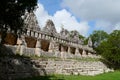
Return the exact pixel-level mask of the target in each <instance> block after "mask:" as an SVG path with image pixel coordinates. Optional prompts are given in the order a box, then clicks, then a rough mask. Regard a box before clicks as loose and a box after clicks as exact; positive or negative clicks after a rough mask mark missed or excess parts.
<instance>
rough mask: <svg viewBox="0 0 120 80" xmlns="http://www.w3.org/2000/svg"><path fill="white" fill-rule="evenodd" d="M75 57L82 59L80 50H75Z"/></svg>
mask: <svg viewBox="0 0 120 80" xmlns="http://www.w3.org/2000/svg"><path fill="white" fill-rule="evenodd" d="M75 56H76V57H78V58H79V57H81V54H80V52H79V48H76V49H75Z"/></svg>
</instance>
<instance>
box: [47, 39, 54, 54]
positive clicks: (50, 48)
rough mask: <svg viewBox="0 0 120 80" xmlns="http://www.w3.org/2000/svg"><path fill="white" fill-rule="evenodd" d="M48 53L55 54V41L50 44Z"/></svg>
mask: <svg viewBox="0 0 120 80" xmlns="http://www.w3.org/2000/svg"><path fill="white" fill-rule="evenodd" d="M48 52H54V42H53V41H51V42H50V45H49V50H48Z"/></svg>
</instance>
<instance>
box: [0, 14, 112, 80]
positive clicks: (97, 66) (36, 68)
mask: <svg viewBox="0 0 120 80" xmlns="http://www.w3.org/2000/svg"><path fill="white" fill-rule="evenodd" d="M24 19H25V20H24V22H25V28H24V31H25V32H24V33H23V34H22V35H18V36H15V35H14V33H13V31H12V30H10V29H9V30H8V31H7V36H6V38H5V45H6V46H7V48H8V50H7V49H6V48H5V50H6V51H7V52H6V54H8V53H9V54H10V52H11V51H12V53H15V54H20V55H25V56H28V57H29V56H30V57H31V56H42V57H43V58H39V59H32V58H31V59H28V58H26V57H24V58H21V57H20V58H19V57H17V58H16V57H7V56H6V57H3V58H2V57H0V78H1V77H2V79H1V80H14V79H16V78H25V77H30V76H31V77H32V76H40V75H46V74H65V75H79V74H80V75H97V74H101V73H105V72H109V71H111V70H110V69H109V68H107V66H106V65H105V64H104V63H102V62H101V61H84V60H83V61H82V59H84V58H100V56H98V55H96V54H95V53H96V52H95V51H94V50H93V48H92V40H91V38H89V40H88V44H87V45H84V44H83V40H82V39H80V38H79V33H78V32H77V31H76V30H74V31H71V32H69V31H68V30H66V29H64V28H62V30H61V31H60V33H57V31H56V29H55V25H54V23H53V21H52V20H47V22H46V25H45V27H43V28H42V29H41V28H40V27H39V25H38V22H37V20H36V17H35V14H34V13H33V12H31V13H26V14H25V16H24ZM18 33H19V32H18ZM0 36H1V34H0ZM9 48H11V49H10V51H9ZM4 54H5V53H4ZM44 56H45V57H44ZM47 57H50V58H47ZM53 57H55V59H57V60H55V59H53ZM51 58H52V59H51ZM76 58H81V59H80V60H76ZM5 78H6V79H5Z"/></svg>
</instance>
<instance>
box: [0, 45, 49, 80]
mask: <svg viewBox="0 0 120 80" xmlns="http://www.w3.org/2000/svg"><path fill="white" fill-rule="evenodd" d="M40 75H44V76H46V75H47V73H46V71H45V69H44V68H43V67H42V66H41V65H38V64H37V63H36V62H35V61H34V60H32V59H31V58H30V57H24V56H20V55H15V54H14V53H13V52H12V50H11V49H10V48H8V47H6V46H4V45H1V44H0V80H14V79H17V78H19V79H20V78H26V77H34V76H40Z"/></svg>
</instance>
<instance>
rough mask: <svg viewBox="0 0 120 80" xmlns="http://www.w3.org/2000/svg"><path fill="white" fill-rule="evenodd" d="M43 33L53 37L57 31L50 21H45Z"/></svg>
mask: <svg viewBox="0 0 120 80" xmlns="http://www.w3.org/2000/svg"><path fill="white" fill-rule="evenodd" d="M43 31H44V32H45V33H48V34H50V35H55V34H57V31H56V29H55V25H54V23H53V21H52V20H50V19H49V20H47V22H46V25H45V27H44V28H43Z"/></svg>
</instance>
